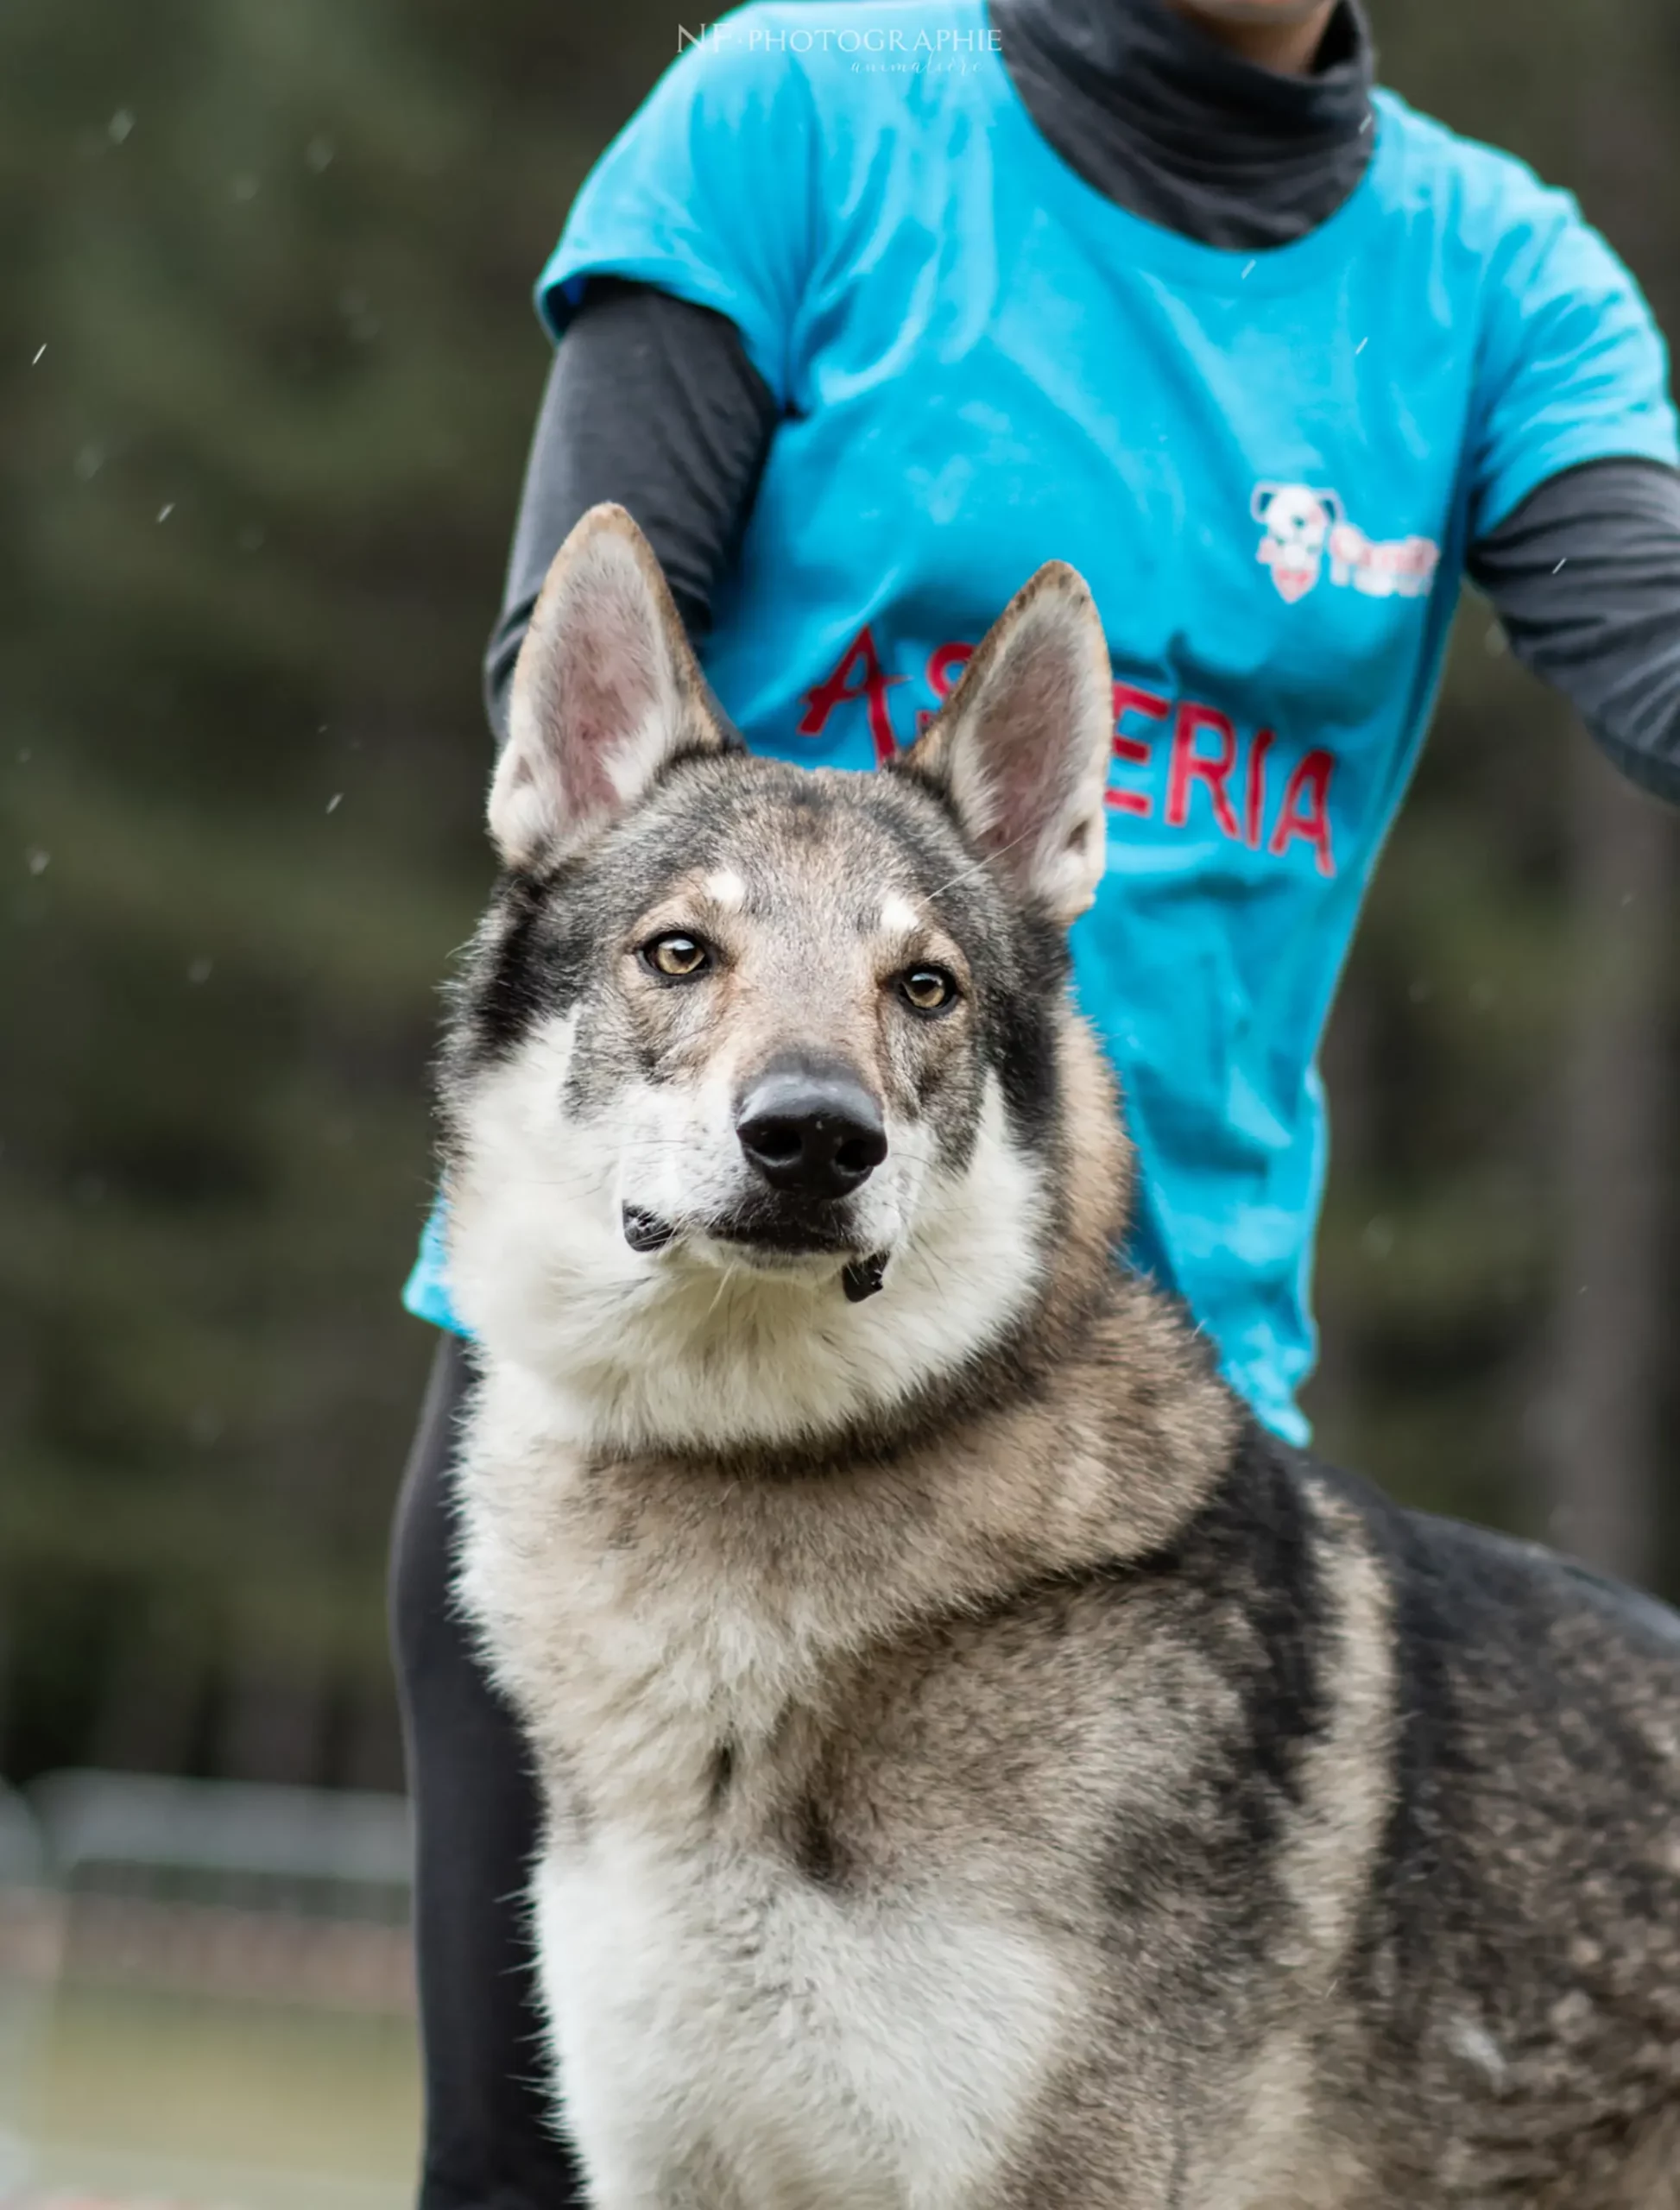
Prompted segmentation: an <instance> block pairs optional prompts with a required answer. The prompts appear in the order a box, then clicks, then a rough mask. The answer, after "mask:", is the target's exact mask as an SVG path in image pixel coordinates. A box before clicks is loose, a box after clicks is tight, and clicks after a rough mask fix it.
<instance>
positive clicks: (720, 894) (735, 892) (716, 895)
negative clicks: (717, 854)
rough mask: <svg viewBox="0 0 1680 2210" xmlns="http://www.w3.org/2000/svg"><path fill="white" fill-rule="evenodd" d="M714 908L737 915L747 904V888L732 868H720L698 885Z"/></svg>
mask: <svg viewBox="0 0 1680 2210" xmlns="http://www.w3.org/2000/svg"><path fill="white" fill-rule="evenodd" d="M700 887H701V889H702V890H704V892H705V893H706V896H707V897H708V898H710V899H711V902H712V904H713V905H714V906H722V907H723V911H724V912H726V913H738V912H740V910H741V908H742V906H744V905H745V904H746V902H747V886H746V884H745V883H744V882H743V881H742V880H741V877H740V876H739V875H737V874H736V871H735V869H734V868H732V867H720V868H717V871H716V872H715V873H714V874H711V875H708V876H707V877H706V879H705V881H704V882H703V883H702V884H701V885H700Z"/></svg>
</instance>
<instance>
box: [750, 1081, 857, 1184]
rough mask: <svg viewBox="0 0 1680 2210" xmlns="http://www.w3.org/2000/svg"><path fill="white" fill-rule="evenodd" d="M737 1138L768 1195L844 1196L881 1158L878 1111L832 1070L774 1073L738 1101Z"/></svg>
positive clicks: (756, 1083)
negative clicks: (778, 1192) (770, 1191)
mask: <svg viewBox="0 0 1680 2210" xmlns="http://www.w3.org/2000/svg"><path fill="white" fill-rule="evenodd" d="M735 1132H736V1135H738V1136H739V1137H740V1139H741V1148H742V1151H744V1152H746V1154H747V1156H748V1159H751V1161H752V1162H753V1165H755V1167H756V1168H757V1169H758V1171H759V1172H760V1173H761V1175H762V1176H763V1177H764V1178H765V1180H766V1181H767V1183H768V1184H770V1187H771V1188H772V1189H773V1190H790V1191H793V1192H796V1193H797V1194H798V1195H799V1196H800V1197H849V1196H850V1194H851V1192H852V1191H853V1190H856V1189H861V1188H862V1185H863V1184H864V1183H865V1182H867V1181H868V1178H869V1177H870V1175H871V1174H873V1173H874V1172H875V1169H876V1167H877V1166H879V1165H880V1164H881V1160H882V1159H885V1158H886V1156H887V1131H886V1130H885V1128H883V1127H882V1126H881V1108H880V1106H878V1105H877V1104H876V1103H875V1099H874V1098H873V1097H871V1096H870V1095H869V1093H868V1090H867V1089H864V1087H863V1085H862V1083H861V1082H860V1081H859V1080H858V1079H857V1077H856V1075H854V1074H849V1073H847V1072H846V1071H844V1070H842V1069H837V1068H819V1067H803V1066H793V1067H780V1068H772V1069H771V1070H770V1071H769V1072H768V1073H767V1074H765V1075H763V1076H761V1077H760V1079H759V1080H758V1081H757V1082H755V1083H754V1085H753V1087H752V1088H751V1089H749V1090H748V1093H747V1095H746V1096H744V1097H743V1098H742V1101H741V1109H740V1111H739V1113H738V1114H736V1123H735Z"/></svg>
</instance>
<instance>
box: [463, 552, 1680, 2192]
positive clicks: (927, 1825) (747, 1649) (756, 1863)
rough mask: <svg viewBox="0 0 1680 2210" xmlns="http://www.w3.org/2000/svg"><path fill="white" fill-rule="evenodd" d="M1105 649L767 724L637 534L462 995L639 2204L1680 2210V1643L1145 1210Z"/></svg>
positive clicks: (549, 1767) (611, 2051) (562, 648)
mask: <svg viewBox="0 0 1680 2210" xmlns="http://www.w3.org/2000/svg"><path fill="white" fill-rule="evenodd" d="M1108 731H1109V707H1108V663H1107V660H1106V656H1105V654H1104V650H1103V645H1102V635H1101V631H1100V628H1099V627H1098V624H1097V622H1096V616H1095V613H1094V610H1093V609H1092V607H1091V604H1090V601H1089V596H1088V594H1087V593H1086V591H1085V589H1084V587H1083V584H1082V583H1081V582H1080V580H1079V578H1077V576H1076V575H1074V574H1073V573H1072V571H1071V570H1068V569H1066V568H1064V567H1058V566H1052V567H1049V568H1046V569H1045V570H1043V571H1040V573H1039V575H1038V576H1037V577H1035V578H1033V581H1032V583H1031V584H1028V585H1027V587H1026V590H1023V591H1022V592H1021V594H1020V597H1018V598H1017V599H1016V600H1015V601H1014V603H1013V604H1012V605H1011V606H1010V607H1009V609H1007V612H1006V613H1005V614H1004V616H1002V618H1001V621H1000V622H999V623H998V625H997V627H996V628H995V630H994V631H993V633H992V635H991V636H990V637H989V638H988V640H987V641H986V643H985V645H984V646H983V647H982V648H981V650H980V651H979V652H978V653H976V655H975V658H974V660H973V662H972V663H971V665H970V666H969V669H968V671H967V672H966V675H965V677H964V679H963V683H962V685H961V686H960V687H959V689H958V691H957V693H956V695H955V697H954V698H952V699H951V702H950V703H949V704H948V705H947V706H946V707H945V708H944V710H942V712H941V714H940V716H939V717H938V720H937V721H936V722H935V723H933V724H932V726H931V727H930V729H928V730H927V732H926V733H925V736H923V737H922V738H921V740H920V741H919V743H918V744H917V746H916V747H915V748H914V749H913V752H911V753H910V754H909V755H906V758H905V759H904V760H903V761H900V762H897V763H894V767H892V768H891V769H890V770H888V771H887V772H884V773H881V774H875V775H869V776H859V775H847V774H837V773H826V772H825V773H818V774H805V773H802V772H799V771H798V770H796V769H793V768H792V767H785V766H780V765H777V764H774V763H772V762H770V761H763V760H757V759H754V758H751V757H749V756H748V755H747V754H746V753H745V752H744V751H743V750H742V749H741V748H740V746H739V744H738V742H737V741H736V739H735V738H734V736H733V735H732V733H731V732H730V731H729V729H728V728H727V726H726V725H725V724H724V723H723V721H722V718H721V717H720V716H719V715H718V713H717V710H716V707H715V705H714V704H713V703H712V701H711V698H710V697H709V695H708V693H707V691H706V689H705V686H704V681H703V679H701V677H700V675H699V672H698V669H697V667H696V666H695V664H694V662H693V660H692V658H691V657H690V654H689V653H688V650H687V648H686V646H685V643H684V641H683V639H682V637H681V635H680V632H679V628H678V624H677V622H676V619H675V616H674V615H673V610H672V608H671V604H670V601H669V598H668V597H667V595H666V591H665V589H664V585H663V583H662V581H661V578H660V575H659V573H658V570H657V568H656V566H655V565H654V560H653V559H652V556H651V554H650V553H648V551H647V546H645V544H644V543H643V542H642V540H641V538H640V537H639V535H638V534H637V533H636V532H635V528H634V526H633V525H632V524H631V523H630V522H629V521H628V517H627V516H625V515H622V513H620V512H619V511H618V510H617V509H614V508H602V509H598V510H597V512H596V513H595V514H594V515H591V516H590V517H588V518H586V519H585V521H584V522H583V523H581V524H580V525H579V527H578V530H577V532H576V533H574V535H573V537H572V540H570V542H569V543H568V545H567V546H566V547H565V550H564V551H563V552H562V553H561V555H560V558H559V560H558V562H557V563H556V565H555V568H554V571H553V574H552V575H551V577H550V579H549V582H548V584H547V587H546V590H545V592H544V594H543V597H542V600H541V602H540V606H539V608H538V610H537V614H536V616H535V619H534V623H533V627H532V630H531V633H530V636H529V639H528V641H527V644H526V647H525V649H524V654H523V656H522V658H521V663H520V667H519V672H518V678H517V685H516V691H515V706H514V727H513V735H512V739H511V742H510V745H509V748H508V752H507V753H506V755H504V757H503V760H502V765H501V767H500V769H499V771H498V774H497V777H496V784H495V787H494V790H493V792H492V796H491V803H490V823H491V829H492V832H493V835H494V837H495V839H496V843H497V844H498V846H499V848H500V849H501V853H502V858H503V860H504V862H506V867H507V873H506V875H504V877H503V879H502V882H501V885H500V887H498V890H497V892H496V898H495V900H494V902H493V904H492V906H491V909H490V912H489V915H488V917H487V919H485V921H484V924H483V928H482V929H481V931H480V932H479V935H478V937H477V941H476V944H475V947H474V949H473V951H472V953H471V959H470V962H469V966H468V971H467V973H466V976H465V979H464V983H463V985H462V987H461V988H460V992H459V996H458V1005H457V1008H456V1014H455V1020H454V1023H453V1028H452V1040H451V1043H450V1045H449V1048H448V1052H447V1055H446V1063H445V1082H444V1120H445V1134H446V1153H447V1193H448V1200H449V1205H450V1213H451V1230H450V1257H451V1267H452V1279H453V1282H454V1285H455V1290H456V1295H457V1298H458V1304H459V1306H460V1309H461V1311H462V1313H463V1315H464V1318H465V1320H466V1321H467V1323H469V1325H470V1326H471V1328H472V1329H473V1330H474V1332H475V1334H476V1335H477V1340H478V1344H479V1354H480V1357H481V1360H482V1383H481V1386H480V1387H479V1390H478V1393H477V1401H476V1405H475V1407H474V1410H473V1411H472V1414H471V1424H470V1429H469V1433H468V1437H467V1442H466V1452H465V1458H464V1473H463V1477H462V1478H463V1495H462V1502H463V1510H464V1543H465V1547H464V1569H463V1582H462V1586H463V1589H464V1598H465V1601H466V1602H467V1604H468V1606H469V1607H470V1609H471V1614H472V1616H473V1618H474V1620H476V1622H477V1626H478V1629H479V1631H480V1632H481V1633H482V1637H483V1643H484V1646H485V1648H486V1650H487V1651H488V1652H489V1657H490V1658H491V1660H492V1662H493V1664H494V1667H495V1670H496V1673H497V1675H498V1676H499V1678H500V1679H501V1681H502V1683H503V1684H504V1685H505V1687H506V1689H507V1690H508V1693H509V1694H510V1695H511V1696H512V1697H513V1699H514V1700H515V1703H516V1704H517V1707H518V1708H519V1710H520V1712H521V1714H522V1718H523V1721H524V1724H525V1726H526V1727H527V1730H528V1733H529V1737H530V1740H531V1741H532V1743H533V1745H534V1752H535V1756H536V1759H537V1762H538V1765H539V1767H540V1774H541V1777H542V1782H543V1785H544V1790H545V1793H546V1800H547V1804H548V1825H547V1834H546V1842H545V1846H544V1848H543V1852H542V1854H541V1858H540V1863H539V1865H538V1866H537V1867H536V1871H535V1875H534V1908H535V1915H536V1923H537V1926H538V1929H539V1936H540V1953H541V1963H542V1970H543V1974H544V1982H545V1988H546V2000H547V2005H548V2009H549V2012H550V2016H551V2018H552V2024H553V2041H554V2045H555V2050H556V2054H557V2057H558V2072H559V2079H560V2081H562V2082H563V2086H564V2107H565V2120H566V2123H567V2124H568V2125H570V2127H571V2128H572V2131H573V2132H574V2133H575V2136H576V2137H577V2139H578V2143H579V2144H580V2146H581V2149H582V2152H583V2155H584V2160H585V2163H586V2165H587V2168H588V2170H589V2173H590V2175H591V2188H592V2192H593V2200H594V2201H596V2202H597V2204H598V2205H599V2206H601V2210H982V2207H983V2210H1355V2206H1360V2210H1432V2207H1433V2206H1439V2205H1454V2206H1475V2210H1481V2207H1482V2206H1487V2210H1494V2206H1500V2210H1513V2207H1514V2206H1533V2207H1534V2210H1563V2206H1565V2205H1567V2206H1569V2210H1613V2206H1614V2210H1672V2206H1674V2205H1675V2204H1676V2203H1677V2201H1680V2194H1677V2191H1676V2186H1675V2181H1674V2177H1673V2174H1674V2170H1675V2167H1676V2164H1677V2163H1680V2138H1677V2135H1676V2125H1677V2112H1680V1622H1677V1621H1676V1620H1674V1619H1673V1618H1671V1616H1670V1615H1669V1614H1668V1613H1664V1612H1663V1611H1661V1610H1660V1609H1659V1608H1658V1607H1656V1606H1654V1605H1650V1604H1648V1603H1646V1602H1645V1601H1643V1600H1641V1599H1639V1598H1637V1597H1635V1596H1633V1595H1632V1594H1628V1593H1627V1592H1626V1591H1623V1590H1620V1589H1617V1588H1612V1587H1610V1586H1608V1585H1607V1584H1605V1583H1602V1582H1599V1581H1597V1580H1595V1579H1594V1578H1592V1577H1591V1576H1589V1575H1587V1574H1585V1573H1584V1572H1582V1571H1580V1570H1578V1569H1576V1568H1574V1567H1571V1566H1569V1565H1568V1564H1566V1563H1563V1562H1562V1561H1560V1560H1558V1559H1557V1558H1554V1557H1551V1556H1547V1555H1546V1554H1544V1553H1543V1552H1541V1551H1539V1550H1532V1549H1527V1548H1524V1547H1522V1546H1519V1545H1517V1544H1511V1543H1508V1542H1505V1541H1501V1540H1498V1539H1495V1538H1493V1537H1490V1536H1486V1535H1481V1534H1476V1533H1473V1532H1471V1531H1468V1530H1466V1529H1462V1528H1457V1527H1454V1526H1451V1525H1446V1524H1444V1523H1442V1522H1437V1521H1433V1520H1429V1519H1421V1518H1417V1517H1413V1516H1412V1515H1410V1514H1407V1513H1405V1512H1399V1511H1398V1510H1396V1509H1394V1508H1393V1507H1392V1506H1389V1505H1388V1504H1386V1502H1385V1501H1384V1500H1382V1499H1381V1498H1380V1497H1379V1496H1378V1495H1376V1494H1375V1493H1374V1492H1372V1491H1371V1490H1369V1489H1367V1488H1365V1487H1361V1485H1359V1484H1358V1483H1356V1482H1355V1481H1351V1480H1348V1479H1347V1478H1344V1477H1342V1476H1341V1475H1339V1474H1334V1473H1332V1472H1330V1471H1329V1470H1328V1469H1326V1468H1323V1467H1320V1466H1317V1465H1315V1464H1313V1463H1311V1462H1309V1461H1308V1460H1306V1459H1304V1458H1303V1457H1301V1456H1299V1455H1297V1454H1295V1453H1293V1452H1292V1451H1290V1450H1288V1449H1285V1448H1284V1447H1283V1446H1282V1445H1280V1444H1279V1443H1276V1442H1274V1441H1273V1440H1272V1439H1270V1438H1269V1437H1267V1436H1266V1434H1264V1433H1263V1432H1262V1431H1261V1430H1260V1429H1258V1428H1257V1426H1256V1425H1255V1424H1254V1420H1253V1419H1252V1418H1251V1417H1250V1416H1249V1415H1248V1413H1247V1411H1245V1410H1244V1409H1243V1408H1242V1407H1241V1405H1239V1404H1238V1403H1237V1402H1236V1401H1235V1399H1234V1398H1233V1397H1232V1396H1231V1395H1230V1394H1229V1392H1228V1391H1227V1390H1226V1388H1225V1387H1224V1386H1222V1383H1221V1382H1220V1381H1219V1380H1217V1379H1216V1377H1215V1375H1214V1373H1213V1371H1212V1368H1211V1366H1210V1363H1209V1358H1208V1355H1207V1353H1206V1350H1205V1348H1204V1346H1203V1343H1202V1342H1201V1341H1200V1340H1198V1338H1197V1336H1196V1335H1195V1334H1194V1333H1193V1332H1192V1330H1191V1329H1190V1328H1189V1326H1188V1325H1187V1324H1186V1323H1185V1322H1184V1320H1183V1319H1182V1318H1181V1317H1180V1316H1179V1315H1178V1313H1177V1312H1176V1311H1175V1310H1173V1309H1172V1308H1171V1307H1170V1306H1169V1305H1168V1304H1166V1303H1165V1302H1164V1301H1163V1300H1162V1299H1161V1298H1159V1297H1158V1296H1156V1295H1155V1294H1154V1293H1153V1291H1150V1290H1148V1289H1147V1288H1146V1287H1145V1286H1144V1285H1142V1284H1141V1283H1140V1282H1139V1281H1138V1280H1136V1279H1133V1278H1132V1277H1131V1276H1129V1275H1128V1274H1127V1273H1125V1272H1122V1271H1121V1270H1120V1269H1119V1268H1118V1267H1116V1266H1115V1263H1114V1262H1113V1260H1112V1257H1111V1251H1112V1247H1113V1245H1114V1242H1115V1238H1116V1236H1117V1235H1118V1234H1119V1233H1120V1230H1121V1225H1122V1222H1123V1220H1124V1216H1125V1213H1126V1208H1127V1184H1128V1178H1129V1174H1130V1171H1131V1167H1130V1160H1129V1157H1128V1154H1127V1146H1126V1145H1125V1141H1124V1139H1123V1136H1122V1135H1121V1130H1120V1124H1119V1121H1118V1119H1117V1116H1116V1114H1115V1099H1114V1096H1113V1093H1112V1089H1111V1085H1110V1083H1109V1079H1108V1075H1107V1073H1106V1071H1105V1069H1104V1064H1103V1062H1102V1058H1101V1056H1100V1054H1099V1052H1098V1050H1097V1047H1096V1044H1095V1042H1094V1040H1093V1038H1092V1036H1091V1033H1090V1032H1089V1030H1088V1028H1087V1027H1086V1026H1085V1025H1084V1023H1083V1020H1081V1019H1080V1017H1079V1015H1078V1013H1077V1010H1076V1009H1075V1007H1074V1005H1073V1003H1072V1001H1071V995H1070V993H1069V988H1068V961H1067V950H1066V930H1067V925H1068V924H1069V922H1070V921H1071V919H1073V918H1074V917H1075V915H1076V914H1077V912H1079V911H1080V910H1081V909H1082V907H1083V906H1085V905H1086V904H1087V903H1088V902H1089V899H1090V898H1091V896H1092V895H1093V894H1094V892H1095V888H1096V881H1097V876H1098V874H1099V872H1100V869H1101V867H1102V780H1103V774H1104V765H1105V760H1106V755H1107V748H1108Z"/></svg>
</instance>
